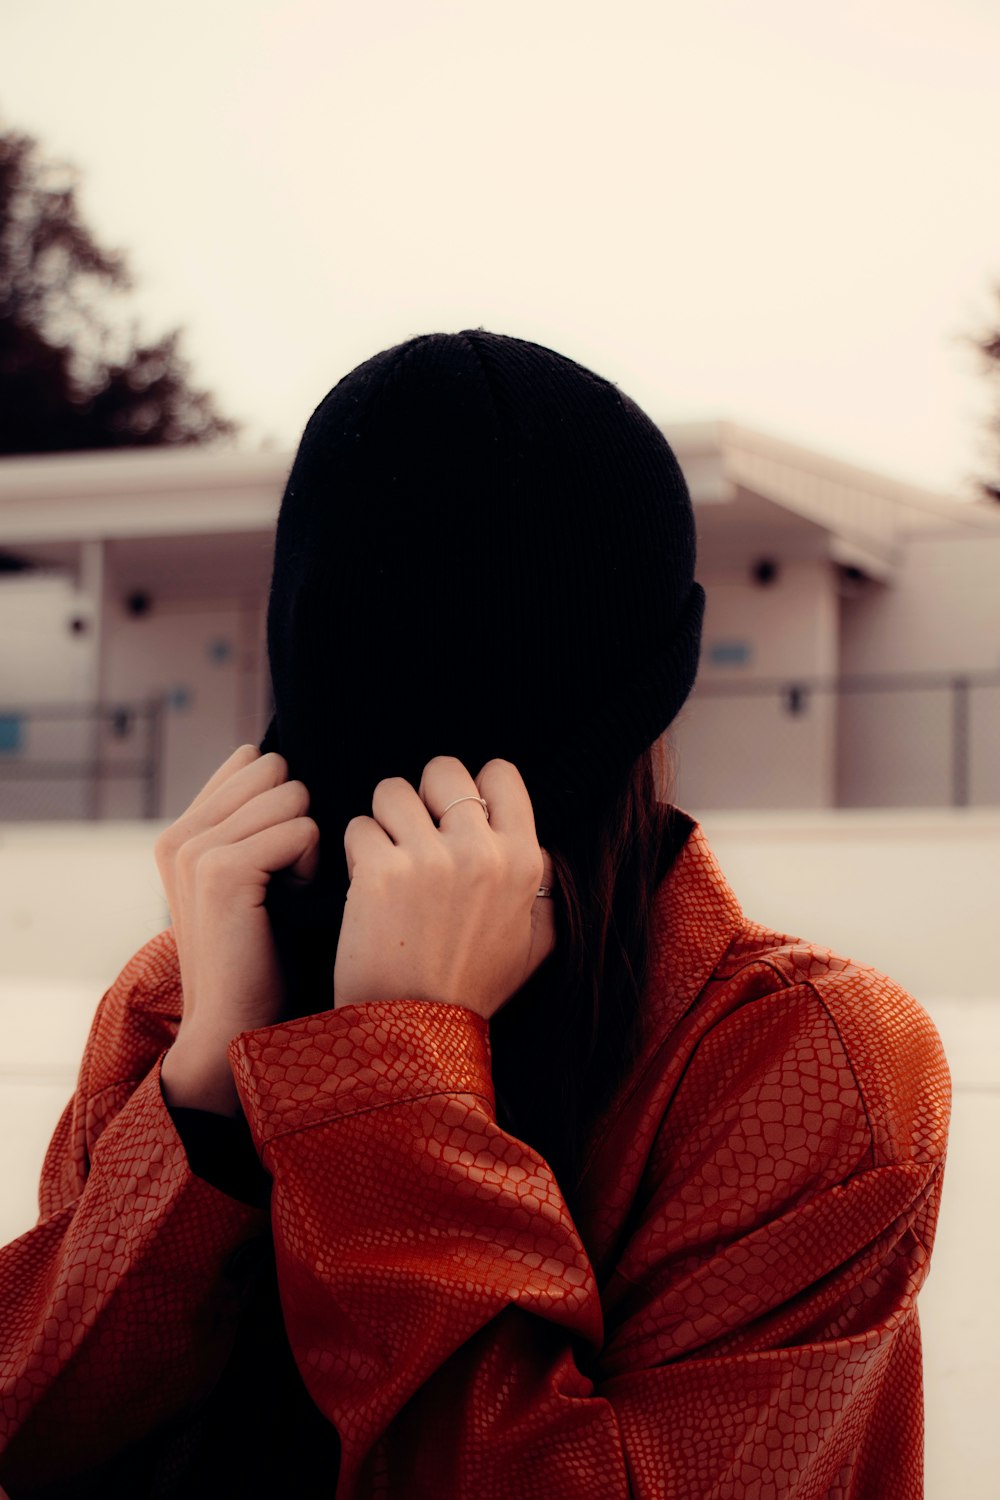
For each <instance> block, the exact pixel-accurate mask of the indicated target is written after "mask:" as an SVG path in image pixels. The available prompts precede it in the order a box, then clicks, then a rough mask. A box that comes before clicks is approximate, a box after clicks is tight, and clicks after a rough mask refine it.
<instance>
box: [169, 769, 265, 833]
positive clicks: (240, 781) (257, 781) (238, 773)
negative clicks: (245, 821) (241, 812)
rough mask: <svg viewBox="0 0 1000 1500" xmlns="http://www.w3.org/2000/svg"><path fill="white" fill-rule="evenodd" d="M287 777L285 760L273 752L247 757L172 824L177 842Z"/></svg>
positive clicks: (214, 824) (219, 820)
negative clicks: (175, 831) (252, 757)
mask: <svg viewBox="0 0 1000 1500" xmlns="http://www.w3.org/2000/svg"><path fill="white" fill-rule="evenodd" d="M287 777H288V763H287V761H286V760H285V759H284V757H283V756H281V755H278V754H277V753H276V752H275V751H269V752H268V753H267V755H260V756H257V757H256V759H252V760H250V759H248V760H247V761H246V763H245V764H244V765H242V766H239V767H237V768H236V769H235V770H233V772H232V773H231V774H230V775H229V776H228V777H227V778H226V779H225V780H224V781H222V782H220V784H219V785H218V786H217V787H216V789H215V791H214V792H211V793H209V795H208V796H206V797H205V798H204V799H203V800H196V801H195V802H193V803H192V804H191V806H190V807H189V808H188V809H187V811H186V812H184V813H182V815H181V816H180V817H179V818H178V820H177V823H176V825H175V827H176V830H177V839H178V841H179V842H182V843H183V842H184V840H186V839H190V838H195V837H196V836H197V835H198V834H199V833H202V832H205V831H206V830H208V829H210V828H216V827H218V826H220V825H221V824H222V823H224V822H225V821H226V819H227V818H229V817H231V816H232V814H233V813H234V812H236V811H237V810H238V809H239V808H240V807H243V806H244V805H245V804H246V803H248V802H250V801H252V799H253V798H254V797H257V796H259V795H260V793H261V792H265V791H268V790H269V789H271V788H273V787H277V786H282V785H284V784H286V783H287ZM207 790H208V788H207V787H206V791H207Z"/></svg>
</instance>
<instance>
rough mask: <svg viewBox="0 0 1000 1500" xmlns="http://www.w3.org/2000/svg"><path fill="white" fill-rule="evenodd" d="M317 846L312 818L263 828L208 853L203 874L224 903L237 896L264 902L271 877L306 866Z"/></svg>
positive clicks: (316, 833)
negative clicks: (255, 896) (251, 894)
mask: <svg viewBox="0 0 1000 1500" xmlns="http://www.w3.org/2000/svg"><path fill="white" fill-rule="evenodd" d="M318 844H319V827H318V825H317V824H316V823H315V822H314V821H313V819H312V818H305V817H302V818H291V819H290V820H289V821H288V822H285V823H275V824H273V825H272V826H271V827H270V828H262V829H260V831H259V832H257V833H255V834H252V835H251V836H250V837H249V838H246V839H241V840H240V841H239V842H238V843H236V844H220V845H217V846H216V847H215V848H213V849H211V850H209V851H208V853H209V855H210V858H208V859H207V860H206V862H205V869H204V874H205V876H206V878H207V879H208V881H209V883H210V885H212V886H214V887H215V888H216V890H220V891H224V893H225V895H226V898H227V900H231V899H232V897H233V896H234V895H236V894H237V893H239V892H241V891H242V892H244V893H245V892H247V891H250V890H252V891H254V892H259V900H258V904H259V903H260V902H262V901H263V899H264V893H265V891H266V889H267V884H268V881H269V879H270V877H271V876H272V875H275V874H277V873H278V872H279V871H281V870H287V869H290V868H292V867H294V866H295V865H301V864H306V865H308V863H309V860H310V859H311V856H312V851H313V849H314V848H315V847H316V846H318Z"/></svg>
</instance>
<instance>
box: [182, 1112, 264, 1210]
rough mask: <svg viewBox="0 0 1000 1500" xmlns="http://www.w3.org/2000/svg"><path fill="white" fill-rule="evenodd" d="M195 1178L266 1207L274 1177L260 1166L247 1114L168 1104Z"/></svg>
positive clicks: (243, 1200) (245, 1201) (251, 1205)
mask: <svg viewBox="0 0 1000 1500" xmlns="http://www.w3.org/2000/svg"><path fill="white" fill-rule="evenodd" d="M167 1109H168V1110H169V1113H170V1118H171V1119H172V1120H173V1122H174V1129H175V1130H176V1131H177V1134H178V1135H179V1136H180V1138H181V1141H182V1143H183V1145H184V1150H185V1152H186V1154H187V1159H188V1165H189V1166H190V1168H191V1171H192V1172H193V1173H194V1175H195V1176H196V1177H200V1178H201V1180H202V1181H203V1182H208V1183H210V1184H211V1186H212V1187H214V1188H218V1190H219V1192H220V1193H226V1194H227V1195H228V1196H229V1197H230V1198H238V1199H239V1201H240V1202H241V1203H246V1204H249V1205H250V1207H252V1208H266V1207H267V1205H268V1201H269V1199H270V1196H271V1178H270V1176H269V1174H268V1173H267V1172H265V1170H264V1168H263V1167H262V1166H261V1163H260V1157H259V1156H258V1155H257V1148H256V1146H255V1145H254V1143H253V1136H252V1135H251V1134H250V1127H249V1125H248V1124H247V1122H246V1116H245V1115H242V1114H241V1115H239V1116H237V1118H236V1119H232V1118H230V1117H229V1116H228V1115H217V1114H213V1113H212V1111H211V1110H207V1109H188V1108H186V1107H184V1106H182V1105H169V1104H168V1105H167Z"/></svg>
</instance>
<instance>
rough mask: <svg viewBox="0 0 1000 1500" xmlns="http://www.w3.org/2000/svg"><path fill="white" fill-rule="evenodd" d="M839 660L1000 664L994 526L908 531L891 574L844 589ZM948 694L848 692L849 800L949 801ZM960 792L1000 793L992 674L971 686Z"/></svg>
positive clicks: (996, 797) (996, 668)
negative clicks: (988, 681)
mask: <svg viewBox="0 0 1000 1500" xmlns="http://www.w3.org/2000/svg"><path fill="white" fill-rule="evenodd" d="M841 659H842V669H843V671H844V672H845V673H847V674H852V675H853V674H861V675H870V674H874V673H879V672H899V673H904V674H915V673H948V674H950V675H952V674H954V675H957V674H960V673H963V672H981V673H992V674H1000V534H996V533H993V532H978V533H976V534H975V535H974V536H971V537H964V536H961V535H958V536H956V535H954V534H945V535H928V536H921V535H920V534H914V535H912V536H910V537H909V538H908V539H907V542H906V545H905V548H904V551H903V554H902V557H901V560H900V564H899V567H898V569H897V571H896V572H895V574H894V576H893V579H892V582H891V583H890V584H886V585H882V584H878V583H874V582H869V583H866V584H865V585H863V586H862V588H861V591H860V592H859V593H858V595H857V596H856V597H854V598H851V599H845V600H844V604H843V610H842V616H841ZM953 713H954V698H953V695H952V693H951V692H950V691H949V690H948V689H947V688H928V689H926V690H918V691H907V692H905V693H901V692H894V691H886V692H867V691H866V692H864V693H851V694H847V695H845V697H844V699H843V703H842V708H841V722H840V760H841V798H842V800H843V801H849V802H850V804H851V805H865V804H869V805H875V806H877V805H893V804H895V805H898V806H906V805H908V804H909V805H920V804H923V805H934V804H938V805H941V806H944V805H946V804H947V803H948V802H949V801H950V800H951V797H952V793H953V768H952V761H951V756H950V753H949V751H950V747H951V744H952V738H951V736H952V715H953ZM969 721H970V722H969V739H970V758H969V764H968V797H969V802H970V804H972V805H974V806H976V805H978V806H985V805H990V804H992V805H994V806H996V805H997V804H1000V685H997V686H987V685H982V686H974V687H973V688H972V689H971V691H970V696H969Z"/></svg>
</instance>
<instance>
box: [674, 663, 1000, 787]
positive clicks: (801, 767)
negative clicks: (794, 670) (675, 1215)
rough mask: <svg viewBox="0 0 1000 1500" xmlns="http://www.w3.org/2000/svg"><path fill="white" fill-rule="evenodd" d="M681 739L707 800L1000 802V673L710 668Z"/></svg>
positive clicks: (687, 780) (684, 763)
mask: <svg viewBox="0 0 1000 1500" xmlns="http://www.w3.org/2000/svg"><path fill="white" fill-rule="evenodd" d="M676 740H677V744H678V749H679V751H680V775H681V791H682V794H683V795H684V796H687V797H688V799H689V801H690V802H691V803H692V805H697V806H700V807H706V808H708V807H730V808H738V807H766V806H774V807H859V808H860V807H988V806H1000V673H989V672H954V673H945V672H937V673H933V672H923V673H905V674H904V673H878V674H874V673H873V674H870V675H868V674H864V675H861V674H855V675H850V676H840V677H807V676H801V677H800V676H795V677H793V676H789V677H786V678H766V679H758V680H756V681H746V682H739V681H733V680H732V679H729V680H727V681H723V682H713V681H711V680H710V679H709V680H705V679H701V680H699V682H698V683H697V685H696V687H695V689H694V692H693V693H692V696H691V698H690V699H689V701H688V704H687V705H686V707H685V709H684V711H683V714H682V717H681V720H680V721H679V723H678V726H677V731H676Z"/></svg>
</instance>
